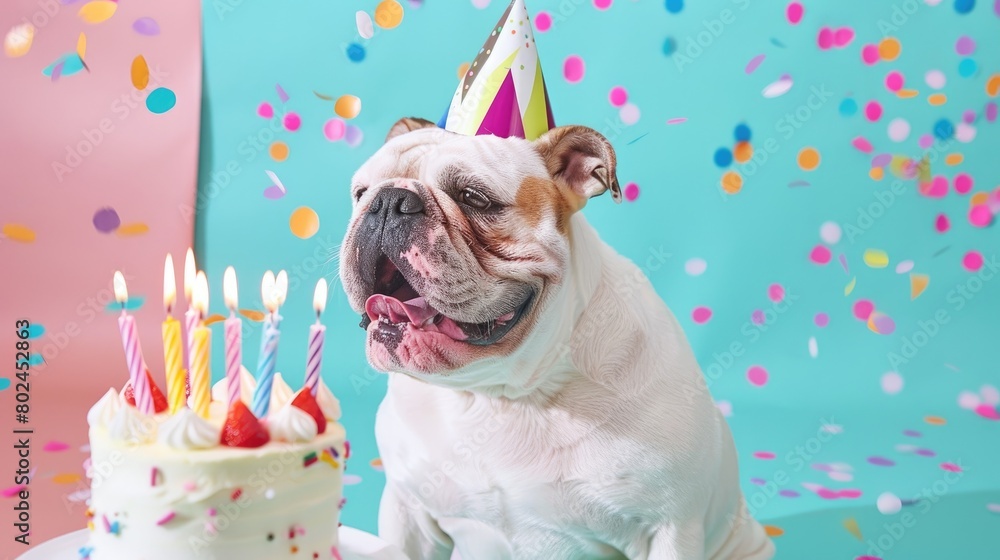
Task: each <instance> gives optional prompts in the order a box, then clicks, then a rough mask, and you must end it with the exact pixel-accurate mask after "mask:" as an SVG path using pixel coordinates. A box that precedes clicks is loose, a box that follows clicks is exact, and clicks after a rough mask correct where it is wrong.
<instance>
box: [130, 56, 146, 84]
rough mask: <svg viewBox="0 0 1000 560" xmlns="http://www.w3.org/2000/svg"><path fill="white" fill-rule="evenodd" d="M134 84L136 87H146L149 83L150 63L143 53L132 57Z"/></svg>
mask: <svg viewBox="0 0 1000 560" xmlns="http://www.w3.org/2000/svg"><path fill="white" fill-rule="evenodd" d="M132 85H133V86H135V89H146V86H148V85H149V65H148V64H146V58H145V57H144V56H142V55H141V54H140V55H139V56H137V57H135V58H133V59H132Z"/></svg>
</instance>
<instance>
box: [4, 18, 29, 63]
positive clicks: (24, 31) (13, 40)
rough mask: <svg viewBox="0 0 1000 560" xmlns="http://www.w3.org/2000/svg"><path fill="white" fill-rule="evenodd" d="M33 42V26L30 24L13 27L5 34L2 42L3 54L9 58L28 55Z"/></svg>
mask: <svg viewBox="0 0 1000 560" xmlns="http://www.w3.org/2000/svg"><path fill="white" fill-rule="evenodd" d="M34 41H35V26H34V25H31V24H30V23H23V24H21V25H15V26H14V27H12V28H11V29H10V31H8V32H7V36H6V37H4V40H3V52H5V53H6V54H7V56H9V57H11V58H17V57H19V56H24V55H26V54H28V51H29V50H31V44H32V43H33V42H34Z"/></svg>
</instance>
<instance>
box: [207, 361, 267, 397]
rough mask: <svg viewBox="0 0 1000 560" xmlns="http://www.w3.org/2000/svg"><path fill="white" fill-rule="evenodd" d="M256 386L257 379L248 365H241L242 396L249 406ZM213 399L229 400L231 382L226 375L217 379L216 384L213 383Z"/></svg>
mask: <svg viewBox="0 0 1000 560" xmlns="http://www.w3.org/2000/svg"><path fill="white" fill-rule="evenodd" d="M256 388H257V380H256V379H254V377H253V375H251V374H250V372H249V371H247V368H246V366H240V398H241V399H242V400H243V402H244V403H245V404H246V405H247V406H250V403H252V402H253V391H254V389H256ZM212 400H213V401H218V402H223V403H228V402H229V383H228V381H227V380H226V378H225V377H223V378H222V379H220V380H218V381H216V382H215V385H212Z"/></svg>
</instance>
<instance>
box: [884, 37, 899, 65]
mask: <svg viewBox="0 0 1000 560" xmlns="http://www.w3.org/2000/svg"><path fill="white" fill-rule="evenodd" d="M901 50H903V47H902V46H901V45H900V44H899V39H896V38H895V37H886V38H885V39H882V41H881V42H880V43H879V44H878V55H879V56H880V57H881V58H882V60H896V58H898V57H899V53H900V51H901Z"/></svg>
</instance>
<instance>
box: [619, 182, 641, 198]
mask: <svg viewBox="0 0 1000 560" xmlns="http://www.w3.org/2000/svg"><path fill="white" fill-rule="evenodd" d="M622 194H624V195H625V200H627V201H628V202H635V200H636V199H637V198H639V185H637V184H635V183H628V184H627V185H625V188H624V189H623V190H622Z"/></svg>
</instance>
